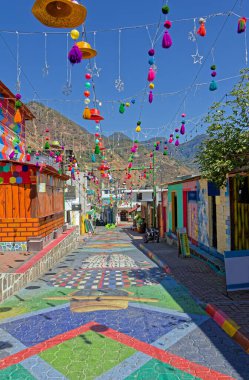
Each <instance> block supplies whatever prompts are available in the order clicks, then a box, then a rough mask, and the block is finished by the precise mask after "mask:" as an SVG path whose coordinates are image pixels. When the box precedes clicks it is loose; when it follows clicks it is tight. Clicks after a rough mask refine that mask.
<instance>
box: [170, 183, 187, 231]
mask: <svg viewBox="0 0 249 380" xmlns="http://www.w3.org/2000/svg"><path fill="white" fill-rule="evenodd" d="M173 192H175V193H176V196H177V228H182V227H183V184H182V183H178V184H172V185H169V186H168V213H167V217H168V222H167V231H172V193H173Z"/></svg>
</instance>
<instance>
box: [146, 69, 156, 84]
mask: <svg viewBox="0 0 249 380" xmlns="http://www.w3.org/2000/svg"><path fill="white" fill-rule="evenodd" d="M155 77H156V72H155V71H154V70H153V68H152V67H150V69H149V73H148V81H149V82H153V80H154V79H155Z"/></svg>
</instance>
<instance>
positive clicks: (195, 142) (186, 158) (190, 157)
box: [142, 134, 206, 171]
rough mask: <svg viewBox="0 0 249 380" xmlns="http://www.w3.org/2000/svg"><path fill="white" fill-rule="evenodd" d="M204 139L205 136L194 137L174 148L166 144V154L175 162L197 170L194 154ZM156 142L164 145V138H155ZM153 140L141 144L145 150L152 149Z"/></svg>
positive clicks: (172, 145)
mask: <svg viewBox="0 0 249 380" xmlns="http://www.w3.org/2000/svg"><path fill="white" fill-rule="evenodd" d="M205 139H206V135H205V134H201V135H198V136H195V137H194V138H193V139H191V140H190V141H187V142H185V143H182V144H180V145H179V146H178V147H176V146H175V145H174V144H168V145H167V146H168V152H169V154H170V156H171V157H173V158H174V159H175V160H177V161H180V162H182V163H184V165H187V166H188V167H190V168H192V169H195V171H196V170H198V164H197V163H196V162H195V158H196V154H197V152H198V149H199V147H200V145H201V143H202V142H203V141H204V140H205ZM156 141H162V142H163V143H164V141H165V137H157V138H156ZM154 143H155V139H149V140H145V141H143V142H142V144H143V146H144V147H147V149H153V147H154Z"/></svg>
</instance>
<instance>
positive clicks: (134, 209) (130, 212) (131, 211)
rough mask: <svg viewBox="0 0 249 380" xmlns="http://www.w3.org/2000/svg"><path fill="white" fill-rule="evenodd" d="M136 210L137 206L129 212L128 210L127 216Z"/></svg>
mask: <svg viewBox="0 0 249 380" xmlns="http://www.w3.org/2000/svg"><path fill="white" fill-rule="evenodd" d="M138 208H139V206H135V207H133V208H131V209H130V210H128V214H131V213H132V212H134V211H137V209H138Z"/></svg>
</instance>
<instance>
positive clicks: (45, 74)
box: [42, 33, 49, 77]
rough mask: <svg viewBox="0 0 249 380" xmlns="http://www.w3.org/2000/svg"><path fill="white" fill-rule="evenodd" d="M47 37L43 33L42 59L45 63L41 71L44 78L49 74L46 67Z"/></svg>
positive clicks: (47, 66)
mask: <svg viewBox="0 0 249 380" xmlns="http://www.w3.org/2000/svg"><path fill="white" fill-rule="evenodd" d="M47 37H48V35H47V33H44V58H45V62H44V67H43V69H42V72H43V76H44V77H46V76H48V73H49V65H48V59H47Z"/></svg>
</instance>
